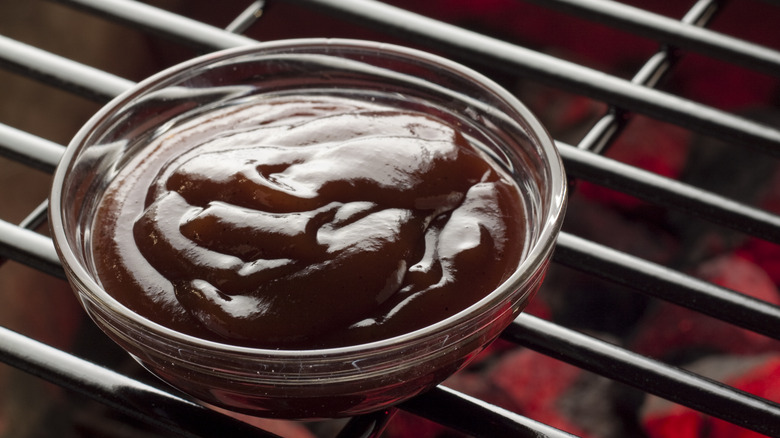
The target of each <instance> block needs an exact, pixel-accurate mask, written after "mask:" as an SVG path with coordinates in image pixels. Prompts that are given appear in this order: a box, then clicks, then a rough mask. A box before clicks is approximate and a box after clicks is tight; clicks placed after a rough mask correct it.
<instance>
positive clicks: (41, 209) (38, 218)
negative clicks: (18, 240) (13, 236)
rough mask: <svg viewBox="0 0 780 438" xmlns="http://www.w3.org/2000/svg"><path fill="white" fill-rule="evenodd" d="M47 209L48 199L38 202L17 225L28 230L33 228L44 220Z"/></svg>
mask: <svg viewBox="0 0 780 438" xmlns="http://www.w3.org/2000/svg"><path fill="white" fill-rule="evenodd" d="M48 211H49V201H43V202H41V203H40V204H38V206H37V207H35V208H34V209H33V211H31V212H30V214H28V215H27V216H26V217H25V218H24V219H23V220H22V221H21V222H19V227H21V228H25V229H28V230H34V229H36V228H38V227H39V226H41V225H43V223H44V222H46V219H47V218H46V215H47V213H48Z"/></svg>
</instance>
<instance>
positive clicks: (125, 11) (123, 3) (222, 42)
mask: <svg viewBox="0 0 780 438" xmlns="http://www.w3.org/2000/svg"><path fill="white" fill-rule="evenodd" d="M54 1H57V2H59V3H63V4H66V5H68V6H72V7H75V8H77V9H82V10H85V11H88V12H91V13H97V14H98V15H100V16H102V17H104V18H107V19H110V20H113V21H118V22H121V23H126V24H132V25H133V26H135V27H138V28H140V29H143V30H145V31H148V32H150V33H153V34H155V35H159V36H162V37H164V38H168V39H171V40H173V41H177V42H179V43H182V44H185V45H187V46H190V47H194V48H196V49H199V50H208V51H211V50H219V49H227V48H230V47H237V46H242V45H246V44H253V43H257V41H256V40H253V39H251V38H248V37H245V36H242V35H237V34H235V33H233V32H228V31H226V30H223V29H220V28H218V27H215V26H211V25H208V24H205V23H202V22H200V21H197V20H193V19H190V18H187V17H183V16H181V15H178V14H175V13H173V12H168V11H166V10H164V9H160V8H156V7H154V6H150V5H147V4H144V3H141V2H136V1H128V0H54Z"/></svg>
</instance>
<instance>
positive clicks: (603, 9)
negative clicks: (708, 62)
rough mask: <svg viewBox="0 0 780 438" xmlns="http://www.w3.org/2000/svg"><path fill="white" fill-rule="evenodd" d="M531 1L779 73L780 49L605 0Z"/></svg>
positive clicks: (648, 36)
mask: <svg viewBox="0 0 780 438" xmlns="http://www.w3.org/2000/svg"><path fill="white" fill-rule="evenodd" d="M531 1H532V2H533V3H535V4H538V5H540V6H544V7H547V8H551V9H556V10H559V11H562V12H567V13H570V14H572V15H577V16H579V17H582V18H585V19H590V20H592V21H595V22H599V23H603V24H606V25H609V26H613V27H615V28H617V29H621V30H624V31H627V32H630V33H633V34H636V35H639V36H644V37H647V38H650V39H653V40H656V41H659V42H663V43H666V44H669V45H672V46H675V47H678V48H681V49H685V50H691V51H694V52H699V53H702V54H704V55H708V56H712V57H713V58H720V59H723V60H725V61H728V62H730V63H733V64H739V65H742V66H744V67H748V68H751V69H755V70H756V71H760V72H762V73H765V74H768V75H772V76H780V52H777V51H775V50H771V49H768V48H766V47H763V46H760V45H758V44H752V43H749V42H746V41H744V40H740V39H737V38H733V37H730V36H727V35H723V34H721V33H718V32H714V31H711V30H707V29H702V28H700V27H697V26H693V25H690V24H689V23H686V22H685V21H678V20H675V19H672V18H667V17H664V16H662V15H658V14H654V13H651V12H648V11H645V10H643V9H639V8H636V7H633V6H629V5H626V4H622V3H619V2H615V1H607V0H544V1H540V0H531Z"/></svg>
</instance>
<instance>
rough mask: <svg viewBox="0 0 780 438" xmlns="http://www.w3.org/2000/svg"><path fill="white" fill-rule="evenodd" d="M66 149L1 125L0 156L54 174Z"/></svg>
mask: <svg viewBox="0 0 780 438" xmlns="http://www.w3.org/2000/svg"><path fill="white" fill-rule="evenodd" d="M64 151H65V147H63V146H62V145H59V144H57V143H54V142H52V141H49V140H46V139H43V138H41V137H38V136H36V135H32V134H30V133H27V132H26V131H22V130H20V129H16V128H12V127H10V126H8V125H4V124H2V123H0V155H3V156H5V157H7V158H10V159H12V160H14V161H18V162H20V163H23V164H25V165H27V166H30V167H33V168H35V169H39V170H42V171H44V172H48V173H53V172H54V169H55V168H56V167H57V163H59V161H60V158H61V157H62V153H63V152H64Z"/></svg>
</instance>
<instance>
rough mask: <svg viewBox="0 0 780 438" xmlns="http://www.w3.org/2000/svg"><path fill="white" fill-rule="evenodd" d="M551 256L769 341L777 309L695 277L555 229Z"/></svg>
mask: <svg viewBox="0 0 780 438" xmlns="http://www.w3.org/2000/svg"><path fill="white" fill-rule="evenodd" d="M553 257H554V260H555V261H556V262H558V263H561V264H563V265H566V266H569V267H571V268H574V269H577V270H580V271H583V272H587V273H590V274H593V275H596V276H598V277H601V278H605V279H608V280H611V281H614V282H616V283H619V284H622V285H625V286H628V287H630V288H633V289H635V290H638V291H640V292H643V293H645V294H647V295H650V296H653V297H656V298H660V299H663V300H666V301H669V302H672V303H675V304H679V305H680V306H684V307H687V308H689V309H693V310H696V311H699V312H702V313H705V314H707V315H710V316H713V317H715V318H718V319H721V320H723V321H728V322H730V323H732V324H735V325H738V326H740V327H744V328H747V329H749V330H753V331H755V332H757V333H761V334H763V335H765V336H769V337H771V338H774V339H780V331H778V329H777V328H778V327H780V307H778V306H775V305H773V304H769V303H767V302H765V301H761V300H758V299H755V298H753V297H750V296H747V295H744V294H741V293H739V292H735V291H732V290H729V289H726V288H723V287H720V286H716V285H714V284H712V283H708V282H706V281H702V280H699V279H697V278H695V277H691V276H690V275H686V274H683V273H681V272H679V271H675V270H674V269H670V268H666V267H664V266H661V265H658V264H655V263H652V262H648V261H647V260H643V259H641V258H638V257H634V256H631V255H629V254H626V253H622V252H620V251H617V250H614V249H611V248H608V247H606V246H603V245H599V244H597V243H593V242H590V241H587V240H585V239H582V238H579V237H576V236H573V235H571V234H568V233H561V234H560V235H559V236H558V240H557V246H556V250H555V254H554V256H553Z"/></svg>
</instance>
